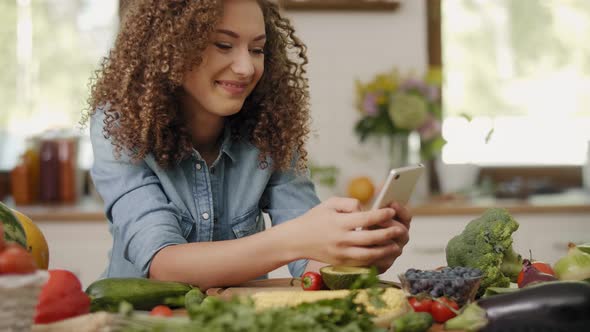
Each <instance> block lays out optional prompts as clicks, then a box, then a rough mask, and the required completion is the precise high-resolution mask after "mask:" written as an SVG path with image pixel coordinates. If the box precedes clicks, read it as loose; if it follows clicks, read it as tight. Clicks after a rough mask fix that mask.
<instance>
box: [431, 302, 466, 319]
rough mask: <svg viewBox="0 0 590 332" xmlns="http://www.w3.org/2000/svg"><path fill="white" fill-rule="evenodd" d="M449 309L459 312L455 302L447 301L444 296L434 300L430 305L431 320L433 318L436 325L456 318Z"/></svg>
mask: <svg viewBox="0 0 590 332" xmlns="http://www.w3.org/2000/svg"><path fill="white" fill-rule="evenodd" d="M441 302H442V303H441ZM449 307H451V308H453V309H455V310H459V305H458V304H457V302H455V301H453V300H449V299H448V298H446V297H444V296H443V297H439V298H438V299H436V300H434V301H433V303H432V310H431V312H430V313H431V314H432V318H434V320H435V321H436V322H437V323H444V322H446V321H447V320H449V319H451V318H453V317H455V316H457V314H456V313H455V312H453V310H451V309H450V308H449Z"/></svg>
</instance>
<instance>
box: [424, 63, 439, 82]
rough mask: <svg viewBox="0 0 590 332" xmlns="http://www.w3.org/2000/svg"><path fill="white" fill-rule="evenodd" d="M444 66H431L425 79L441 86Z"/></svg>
mask: <svg viewBox="0 0 590 332" xmlns="http://www.w3.org/2000/svg"><path fill="white" fill-rule="evenodd" d="M442 80H443V77H442V68H441V67H430V68H429V69H428V72H427V73H426V76H425V77H424V81H426V83H429V84H432V85H437V86H440V85H442Z"/></svg>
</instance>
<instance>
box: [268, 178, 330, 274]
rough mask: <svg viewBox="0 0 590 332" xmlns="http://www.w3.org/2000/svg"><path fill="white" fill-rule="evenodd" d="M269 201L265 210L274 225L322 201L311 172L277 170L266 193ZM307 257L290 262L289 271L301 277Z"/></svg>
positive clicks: (299, 214) (302, 212)
mask: <svg viewBox="0 0 590 332" xmlns="http://www.w3.org/2000/svg"><path fill="white" fill-rule="evenodd" d="M263 200H264V201H265V202H267V204H266V207H265V210H266V211H267V212H268V214H269V215H270V218H271V222H272V225H279V224H281V223H283V222H286V221H288V220H291V219H295V218H297V217H299V216H301V215H302V214H304V213H306V212H307V211H308V210H310V209H311V208H313V207H314V206H316V205H318V204H319V203H320V200H319V199H318V197H317V195H316V192H315V188H314V185H313V182H311V180H310V178H309V173H306V174H298V173H296V172H294V171H285V172H275V173H274V174H273V175H272V176H271V178H270V180H269V183H268V186H267V188H266V190H265V193H264V199H263ZM307 262H308V260H307V259H301V260H297V261H294V262H291V263H289V272H290V273H291V275H292V276H294V277H300V276H301V275H302V274H303V272H304V271H305V268H306V266H307Z"/></svg>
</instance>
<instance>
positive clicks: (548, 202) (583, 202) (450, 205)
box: [6, 190, 590, 222]
mask: <svg viewBox="0 0 590 332" xmlns="http://www.w3.org/2000/svg"><path fill="white" fill-rule="evenodd" d="M6 203H7V204H8V205H9V206H13V204H12V202H11V201H7V202H6ZM490 207H503V208H506V209H508V210H509V211H510V212H511V213H532V214H536V213H539V214H545V213H590V193H588V192H585V191H582V190H571V191H567V192H564V193H560V194H549V195H536V196H531V197H529V198H528V199H525V200H517V199H495V198H493V197H477V198H471V199H465V198H449V197H447V198H446V199H443V198H436V199H432V200H429V201H427V202H421V203H415V204H413V205H411V210H412V212H413V214H414V216H448V215H474V214H480V213H481V212H483V211H484V210H485V209H487V208H490ZM16 208H17V209H18V210H19V211H21V212H22V213H24V214H25V215H27V216H29V217H30V218H31V219H32V220H34V221H36V222H37V221H41V222H51V221H59V222H96V221H104V220H105V218H106V217H105V215H104V212H103V205H102V202H100V201H99V200H98V199H96V198H92V197H84V198H82V199H81V200H79V202H78V203H76V204H67V205H65V204H64V205H26V206H25V205H23V206H17V207H16Z"/></svg>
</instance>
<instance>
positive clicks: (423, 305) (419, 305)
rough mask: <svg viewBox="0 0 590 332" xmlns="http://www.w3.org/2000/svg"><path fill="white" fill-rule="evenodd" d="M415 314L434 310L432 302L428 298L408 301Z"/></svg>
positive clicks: (412, 298)
mask: <svg viewBox="0 0 590 332" xmlns="http://www.w3.org/2000/svg"><path fill="white" fill-rule="evenodd" d="M408 302H410V305H411V306H412V308H414V311H415V312H430V311H431V310H432V300H431V299H428V298H423V299H417V298H415V297H410V298H409V299H408Z"/></svg>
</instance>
